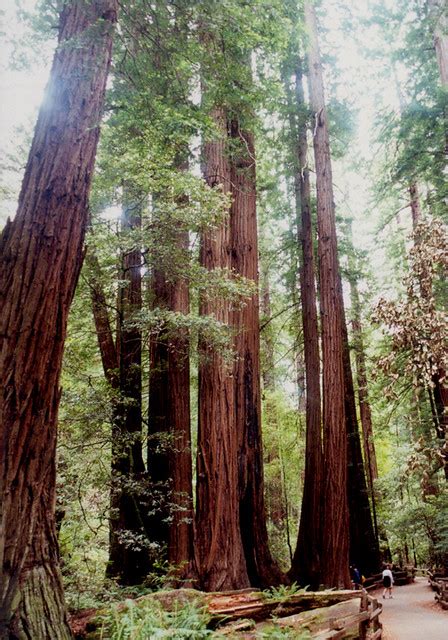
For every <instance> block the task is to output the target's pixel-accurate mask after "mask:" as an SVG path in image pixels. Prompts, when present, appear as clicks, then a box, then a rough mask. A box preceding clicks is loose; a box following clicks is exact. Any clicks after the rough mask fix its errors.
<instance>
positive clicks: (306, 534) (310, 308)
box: [289, 67, 323, 588]
mask: <svg viewBox="0 0 448 640" xmlns="http://www.w3.org/2000/svg"><path fill="white" fill-rule="evenodd" d="M295 84H296V87H295V89H296V92H295V93H296V103H295V110H296V113H297V141H296V145H295V146H296V158H297V167H296V175H295V181H296V198H297V200H298V203H297V205H298V206H297V210H298V215H297V218H298V236H299V242H300V245H301V253H302V259H301V265H300V293H301V301H302V325H303V341H304V356H305V380H306V461H305V479H304V487H303V497H302V509H301V515H300V526H299V534H298V539H297V547H296V550H295V553H294V558H293V561H292V566H291V569H290V572H289V574H290V576H291V577H292V578H293V580H296V581H298V582H299V583H300V584H306V585H310V586H311V587H312V588H317V587H318V586H319V583H320V570H321V567H320V562H321V544H322V539H321V526H322V521H321V515H322V474H323V468H322V464H323V455H322V435H321V431H322V411H321V393H320V355H319V327H318V316H317V302H316V301H317V296H316V282H315V269H314V250H313V226H312V221H311V195H310V174H309V168H308V166H307V153H308V144H307V128H306V115H305V113H304V107H305V100H304V95H303V85H302V71H301V68H300V67H299V69H298V70H297V72H296V74H295Z"/></svg>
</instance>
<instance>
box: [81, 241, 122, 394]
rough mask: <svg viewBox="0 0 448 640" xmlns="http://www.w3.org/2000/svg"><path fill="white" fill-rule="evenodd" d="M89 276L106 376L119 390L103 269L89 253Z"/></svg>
mask: <svg viewBox="0 0 448 640" xmlns="http://www.w3.org/2000/svg"><path fill="white" fill-rule="evenodd" d="M86 263H87V266H88V268H89V273H88V276H87V280H88V284H89V288H90V299H91V302H92V312H93V320H94V323H95V330H96V336H97V339H98V346H99V350H100V356H101V363H102V365H103V371H104V376H105V378H106V380H107V381H108V383H109V384H110V386H111V387H112V389H118V385H119V378H118V354H117V349H116V345H115V340H114V335H113V332H112V327H111V324H110V318H109V310H108V303H107V298H106V295H105V293H104V289H103V286H102V283H101V277H100V276H101V268H100V264H99V262H98V258H97V256H96V255H95V254H94V253H93V252H91V251H89V252H88V253H87V256H86Z"/></svg>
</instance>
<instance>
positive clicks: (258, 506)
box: [229, 119, 283, 587]
mask: <svg viewBox="0 0 448 640" xmlns="http://www.w3.org/2000/svg"><path fill="white" fill-rule="evenodd" d="M229 126H230V135H231V137H232V138H233V146H234V153H233V155H232V159H231V171H230V182H231V185H232V198H233V199H232V205H231V216H230V219H231V243H232V267H233V269H234V270H235V273H237V274H239V275H241V276H243V277H244V278H247V279H248V280H251V281H253V282H254V283H256V284H258V243H257V210H256V191H255V148H254V138H253V134H252V133H250V132H248V131H244V130H242V129H241V127H240V123H239V122H238V121H237V120H235V119H234V120H232V121H231V122H230V123H229ZM233 323H234V327H235V330H236V337H235V352H236V360H235V364H234V373H233V375H234V380H235V418H236V425H237V431H238V438H239V445H238V466H239V469H238V475H239V501H240V529H241V536H242V540H243V546H244V553H245V558H246V565H247V571H248V574H249V579H250V583H251V585H252V586H256V587H265V586H269V585H273V584H278V583H280V582H281V581H282V579H283V577H282V574H281V572H280V570H279V568H278V566H277V565H276V564H275V562H274V560H273V558H272V556H271V553H270V551H269V543H268V532H267V526H266V512H265V505H264V478H263V449H262V436H261V395H260V326H259V300H258V293H255V294H253V295H252V296H251V297H250V298H249V299H248V300H246V303H245V305H244V306H243V307H242V308H240V309H237V310H235V311H234V313H233Z"/></svg>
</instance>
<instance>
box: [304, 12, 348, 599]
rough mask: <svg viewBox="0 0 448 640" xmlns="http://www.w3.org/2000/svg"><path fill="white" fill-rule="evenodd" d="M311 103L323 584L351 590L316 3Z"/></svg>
mask: <svg viewBox="0 0 448 640" xmlns="http://www.w3.org/2000/svg"><path fill="white" fill-rule="evenodd" d="M305 21H306V26H307V29H308V38H309V45H308V66H309V85H310V102H311V107H312V110H313V112H314V119H315V126H314V155H315V163H316V185H317V220H318V240H319V242H318V254H319V285H320V312H321V331H322V363H323V386H322V390H323V428H324V432H323V435H324V439H323V442H324V474H325V477H324V479H323V490H324V504H323V545H322V558H321V566H322V582H323V583H324V584H325V585H327V586H331V587H337V586H347V587H348V586H349V585H350V576H349V571H348V567H349V518H348V504H347V439H346V430H345V423H346V415H345V406H344V395H345V394H344V392H345V380H344V362H343V357H344V336H343V321H344V319H343V317H342V307H343V304H342V300H341V293H342V292H341V288H340V275H339V263H338V255H337V238H336V222H335V210H334V198H333V182H332V169H331V157H330V144H329V135H328V123H327V114H326V108H325V98H324V86H323V77H322V66H321V60H320V53H319V45H318V40H317V24H316V16H315V12H314V6H313V4H312V3H311V2H310V1H309V0H307V1H306V2H305Z"/></svg>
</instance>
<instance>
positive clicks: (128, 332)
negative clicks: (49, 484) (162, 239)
mask: <svg viewBox="0 0 448 640" xmlns="http://www.w3.org/2000/svg"><path fill="white" fill-rule="evenodd" d="M140 226H141V203H139V202H138V200H137V198H136V197H135V196H133V195H132V192H131V189H130V188H129V187H128V186H125V187H124V189H123V214H122V219H121V233H122V237H123V241H124V242H125V243H126V242H129V234H132V233H133V232H136V231H137V232H138V230H139V229H140ZM132 244H133V245H134V240H132ZM141 268H142V254H141V249H140V247H139V246H138V244H137V246H135V245H134V246H132V248H130V249H128V250H125V251H124V253H123V255H122V266H121V280H122V284H121V287H120V290H119V294H118V331H117V356H118V380H119V397H118V399H117V401H116V403H115V406H114V416H113V425H112V458H111V498H110V515H109V527H110V529H109V563H108V566H107V575H108V576H109V577H114V578H116V579H117V580H118V581H119V582H120V584H123V585H132V584H139V583H141V582H142V581H143V579H144V578H145V576H146V575H147V573H148V571H149V568H150V563H149V553H148V547H147V544H146V532H145V513H144V512H145V507H144V501H143V498H142V496H143V494H144V491H142V487H141V486H140V485H141V483H142V482H144V480H145V465H144V462H143V454H142V378H141V356H142V335H141V329H140V327H139V317H138V316H139V313H140V311H141V308H142V285H141V279H142V278H141Z"/></svg>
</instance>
